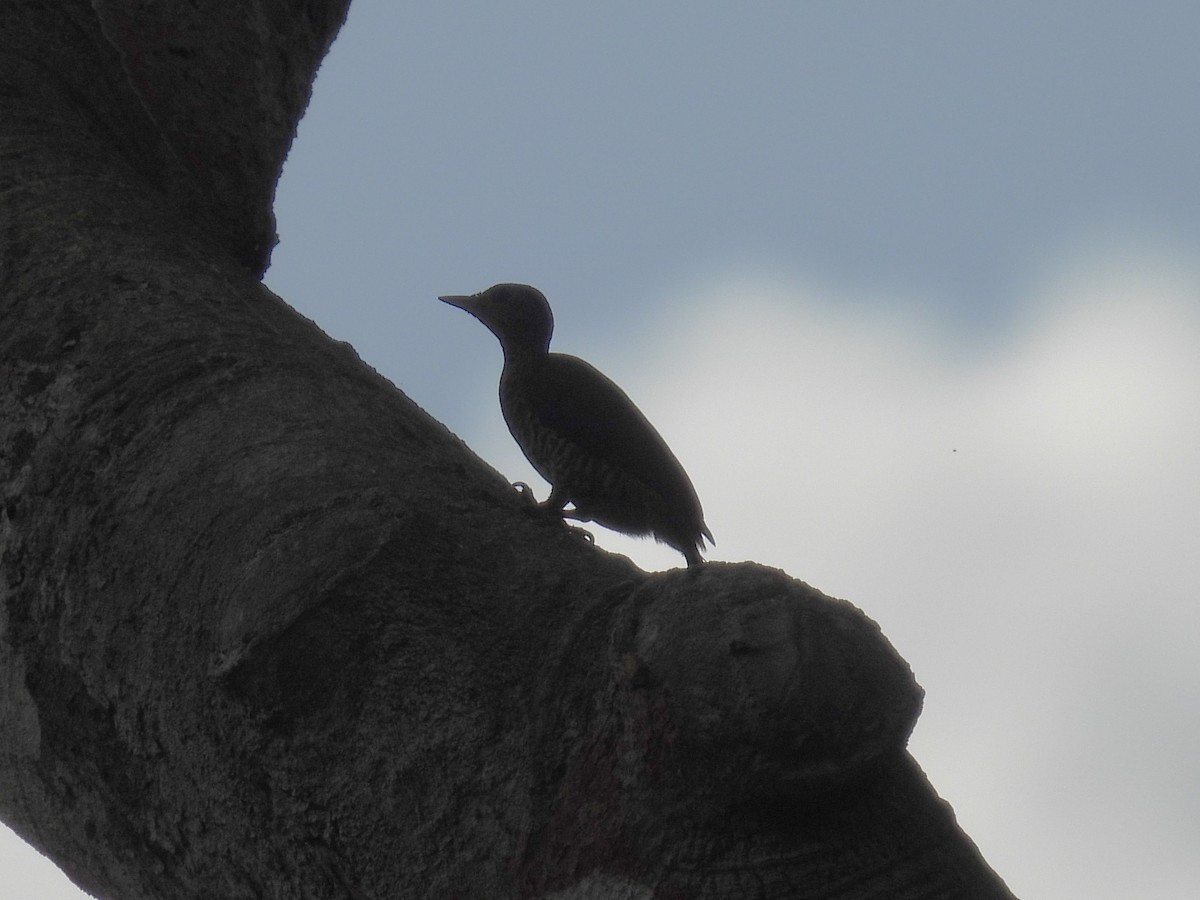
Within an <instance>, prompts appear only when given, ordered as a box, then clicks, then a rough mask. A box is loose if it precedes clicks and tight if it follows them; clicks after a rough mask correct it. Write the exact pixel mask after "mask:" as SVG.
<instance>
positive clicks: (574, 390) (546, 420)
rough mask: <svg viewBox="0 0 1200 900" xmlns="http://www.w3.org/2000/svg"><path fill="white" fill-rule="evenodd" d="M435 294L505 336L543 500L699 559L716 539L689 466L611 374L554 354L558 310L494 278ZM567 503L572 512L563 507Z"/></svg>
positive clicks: (520, 420)
mask: <svg viewBox="0 0 1200 900" xmlns="http://www.w3.org/2000/svg"><path fill="white" fill-rule="evenodd" d="M438 299H439V300H441V301H442V302H444V303H449V304H450V305H451V306H456V307H458V308H459V309H463V310H466V311H467V312H469V313H470V314H471V315H473V316H474V317H475V318H477V319H478V320H479V321H480V322H482V323H483V324H484V325H486V326H487V327H488V328H489V329H490V330H491V332H492V333H493V334H494V335H496V337H497V338H499V340H500V347H501V349H502V350H503V351H504V369H503V370H502V371H501V373H500V409H501V411H502V412H503V413H504V421H505V422H507V423H508V430H509V431H511V432H512V436H513V437H514V438H515V439H516V442H517V444H518V445H519V446H520V447H521V450H522V452H523V453H524V454H525V457H526V458H527V459H528V460H529V462H530V463H531V464H532V465H533V467H534V468H535V469H536V470H537V471H538V474H540V475H541V476H542V477H543V478H545V479H546V481H548V482H549V483H550V485H551V490H550V496H549V497H548V498H547V499H546V500H545V501H543V502H542V503H540V504H538V506H539V507H540V508H542V509H546V510H549V511H553V512H555V513H556V514H557V515H559V516H563V517H565V518H572V519H578V520H581V521H585V522H586V521H593V522H596V523H598V524H600V525H603V526H605V527H606V528H611V529H612V530H613V531H619V532H621V533H623V534H632V535H642V536H645V535H649V536H652V537H654V538H655V539H656V540H658V541H660V542H662V543H664V544H667V545H669V546H671V547H674V548H675V549H676V550H678V551H679V552H680V553H682V554H683V556H684V559H685V560H687V564H688V565H689V566H695V565H699V564H700V563H701V562H702V561H703V560H702V559H701V557H700V550H701V549H703V548H704V539H705V538H707V539H708V540H709V541H710V542H712V541H713V536H712V532H710V531H709V530H708V526H707V525H705V524H704V512H703V510H702V509H701V507H700V500H699V499H698V498H697V496H696V490H695V488H693V487H692V482H691V480H690V479H689V478H688V476H687V473H686V472H685V471H684V470H683V466H681V465H680V464H679V460H677V459H676V458H675V454H673V453H672V452H671V450H670V448H669V447H668V446H667V443H666V441H664V440H663V439H662V437H661V436H660V435H659V433H658V432H657V431H656V430H655V429H654V426H653V425H651V424H650V422H649V421H648V420H647V419H646V417H645V416H644V415H642V412H641V410H639V409H638V408H637V407H636V406H635V405H634V404H633V401H632V400H630V399H629V397H628V396H627V395H626V394H625V392H624V391H622V390H621V389H620V388H619V387H617V385H616V384H614V383H613V382H612V381H611V380H610V379H609V378H607V377H606V376H605V375H603V374H602V373H601V372H600V371H599V370H598V369H596V368H595V367H593V366H591V365H590V364H588V363H586V362H584V361H583V360H582V359H579V358H578V357H575V356H569V355H567V354H565V353H551V352H550V337H551V335H552V334H553V332H554V314H553V313H552V312H551V311H550V304H549V303H548V302H547V300H546V298H545V296H543V294H542V292H541V291H539V290H538V289H537V288H534V287H530V286H529V285H527V284H497V285H493V286H492V287H490V288H488V289H487V290H486V291H482V292H480V293H478V294H471V295H468V296H447V297H439V298H438ZM568 503H571V504H573V506H574V509H573V510H570V511H568V510H565V509H564V508H565V507H566V505H567V504H568ZM714 543H715V542H714Z"/></svg>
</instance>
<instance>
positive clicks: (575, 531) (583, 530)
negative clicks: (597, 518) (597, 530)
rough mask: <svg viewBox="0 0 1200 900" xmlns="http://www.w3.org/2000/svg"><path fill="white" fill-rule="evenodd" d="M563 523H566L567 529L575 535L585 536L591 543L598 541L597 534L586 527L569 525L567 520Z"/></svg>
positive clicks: (578, 536)
mask: <svg viewBox="0 0 1200 900" xmlns="http://www.w3.org/2000/svg"><path fill="white" fill-rule="evenodd" d="M563 525H565V526H566V529H567V531H568V532H570V533H571V534H573V535H574V536H575V537H577V538H583V539H584V540H585V541H587V542H588V543H589V544H595V543H596V536H595V535H594V534H592V533H591V532H590V531H588V530H587V529H586V528H576V527H575V526H574V525H567V523H566V522H563Z"/></svg>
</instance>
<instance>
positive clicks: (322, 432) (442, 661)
mask: <svg viewBox="0 0 1200 900" xmlns="http://www.w3.org/2000/svg"><path fill="white" fill-rule="evenodd" d="M216 6H220V4H217V5H216ZM216 6H214V5H212V4H194V5H193V4H189V3H184V2H180V3H174V2H169V0H160V2H157V3H153V4H146V3H138V2H132V0H130V2H125V3H121V2H115V0H110V2H103V0H95V2H93V3H92V4H90V5H89V4H87V3H84V2H80V0H56V2H53V3H37V2H19V0H9V2H6V3H4V4H3V5H0V377H2V380H0V391H2V394H0V477H2V484H0V490H2V492H3V494H2V497H0V500H2V504H3V505H2V507H0V817H2V818H3V819H4V820H5V821H6V822H7V823H9V824H10V825H11V826H12V827H14V828H15V829H16V830H17V831H18V832H19V833H21V834H22V835H24V836H25V837H26V839H28V840H30V841H31V842H33V843H34V844H36V845H37V846H38V847H40V848H42V850H43V851H44V852H46V853H48V854H49V855H50V856H52V857H53V858H54V859H55V860H56V861H57V862H58V863H59V864H60V865H61V866H62V867H63V868H64V869H65V870H66V871H67V872H68V874H69V875H70V876H71V877H72V878H73V879H74V880H76V881H77V882H78V883H79V884H80V885H82V886H83V887H84V888H86V889H87V890H89V891H91V892H92V893H94V894H96V895H98V896H100V897H105V898H109V897H111V898H121V900H140V898H146V900H149V898H158V900H161V898H168V897H169V898H216V897H220V898H243V897H244V898H262V897H277V898H355V900H363V898H398V897H402V898H407V897H413V898H417V897H447V898H453V897H495V898H506V897H511V898H516V897H538V896H542V897H558V898H568V897H569V898H585V897H588V898H649V897H658V898H716V897H720V898H751V897H755V898H766V897H814V898H815V897H822V898H847V900H849V898H867V897H880V898H882V897H888V898H950V897H962V898H987V897H998V898H999V897H1007V896H1009V895H1008V893H1007V891H1006V890H1005V889H1004V887H1003V885H1002V884H1001V882H1000V881H999V880H998V879H997V878H996V877H995V875H994V874H993V873H992V872H991V871H990V870H989V869H988V868H987V866H986V864H985V863H984V862H983V861H982V860H981V859H980V858H979V856H978V854H977V852H976V851H975V849H974V847H973V846H972V845H971V843H970V841H969V840H968V839H967V838H966V836H965V835H963V834H962V833H961V831H960V830H959V829H958V828H957V826H956V825H955V823H954V820H953V816H952V814H951V813H950V811H949V809H948V808H947V807H946V806H945V805H944V804H943V803H941V801H939V800H938V798H937V796H936V795H935V793H934V792H933V790H932V789H931V787H930V786H929V785H928V783H927V782H926V780H925V779H924V776H923V775H922V774H921V772H920V771H919V769H918V768H917V766H916V765H915V763H914V762H913V761H912V760H911V759H909V757H908V756H907V754H906V753H905V751H904V744H905V740H906V738H907V736H908V733H909V731H910V729H911V728H912V725H913V722H914V721H915V719H916V715H917V713H918V711H919V708H920V699H921V693H920V689H919V688H918V687H917V686H916V684H915V682H914V681H913V678H912V675H911V673H910V672H909V670H908V667H907V666H906V665H905V663H904V662H903V660H902V659H900V658H899V657H898V656H897V655H896V653H895V652H894V650H893V649H892V648H891V646H890V645H889V644H888V643H887V641H886V640H885V639H884V638H883V637H882V635H881V634H880V633H879V631H878V629H877V628H876V627H875V626H874V624H873V623H872V622H870V620H868V619H867V618H866V617H865V616H863V615H862V614H861V613H860V612H859V611H858V610H856V609H855V608H854V607H852V606H851V605H849V604H847V603H845V602H843V601H838V600H833V599H830V598H828V597H825V596H823V595H822V594H820V593H818V592H817V591H815V590H813V589H811V588H809V587H808V586H806V585H804V584H802V583H800V582H798V581H795V580H793V579H791V578H789V577H787V576H786V575H784V574H783V573H780V572H776V571H772V570H767V569H763V568H761V567H757V566H753V565H749V564H744V565H721V564H710V565H708V566H705V567H704V568H703V569H702V570H700V571H693V572H684V571H678V572H673V573H667V574H664V575H656V576H647V575H645V574H644V573H642V572H640V571H638V570H637V569H635V568H633V567H632V566H631V565H630V564H629V563H628V562H627V561H626V560H624V559H622V558H618V557H613V556H610V555H608V554H605V553H603V552H601V551H598V550H596V549H595V548H593V547H591V546H590V545H588V544H587V543H585V542H584V541H582V540H580V539H579V538H578V537H576V536H575V535H573V534H572V533H571V532H570V531H568V530H567V529H565V528H564V527H563V526H562V525H561V524H558V523H555V522H549V521H546V520H544V519H541V518H539V517H537V516H534V515H531V514H530V512H529V510H528V508H527V507H525V505H524V504H523V503H522V501H521V500H520V499H519V498H518V497H517V496H516V495H514V493H513V492H512V491H511V489H510V488H509V486H508V485H507V484H506V483H505V482H504V481H503V480H502V479H501V478H500V477H499V476H498V475H497V474H496V473H494V472H492V471H491V470H490V469H488V468H487V467H486V466H484V465H483V464H481V463H480V462H479V460H478V459H476V458H475V457H474V456H473V455H472V454H471V453H470V451H469V450H468V449H467V448H466V447H465V446H463V445H462V443H461V442H460V441H458V440H457V439H456V438H455V437H454V436H453V435H451V434H449V433H448V432H447V431H446V430H445V429H444V428H443V427H442V426H440V425H439V424H438V423H437V422H435V421H433V420H431V419H430V418H429V417H428V416H427V415H426V414H425V413H424V412H422V411H421V410H420V409H418V408H417V407H416V406H415V405H414V404H412V403H411V402H410V401H409V400H408V399H407V398H405V397H404V396H403V395H402V394H401V393H399V392H398V391H397V390H396V389H395V388H394V387H393V386H391V385H390V384H388V383H387V382H385V381H384V380H383V379H381V378H379V377H378V376H377V375H376V374H375V373H374V372H373V371H372V370H371V369H370V368H369V367H367V366H366V365H364V364H363V363H362V362H361V361H360V360H359V359H358V358H357V357H356V356H355V354H354V353H353V351H352V350H351V349H350V348H348V347H346V346H344V345H340V344H337V343H335V342H332V341H330V340H329V339H328V338H326V337H325V336H324V335H323V334H322V333H321V332H320V331H319V330H318V329H317V328H316V327H315V326H313V325H312V324H311V323H309V322H307V321H306V320H304V319H302V318H301V317H299V316H297V315H296V314H295V313H294V312H293V311H291V310H290V309H289V308H288V307H286V306H285V305H284V304H283V303H282V302H281V301H280V300H279V299H278V298H276V297H275V296H273V295H272V294H271V293H270V292H268V291H267V290H266V289H265V288H263V287H262V285H261V284H260V283H259V282H258V280H257V279H258V276H259V275H260V274H261V272H262V270H263V268H264V267H265V264H266V260H267V258H268V253H269V249H270V247H271V245H272V243H273V240H274V230H273V226H272V217H271V211H270V200H271V196H272V192H273V189H274V182H275V178H276V177H277V175H278V171H279V168H280V165H281V162H282V159H283V156H284V153H285V152H286V149H287V146H288V144H289V142H290V140H291V137H292V134H293V133H294V128H295V123H296V121H297V119H298V118H299V115H300V113H301V112H302V110H303V107H304V104H305V102H306V101H307V97H308V91H309V85H310V81H311V78H312V75H313V72H314V71H315V67H316V65H317V63H318V61H319V59H320V57H321V55H322V54H323V53H324V51H325V49H326V48H327V47H328V46H329V43H330V41H331V40H332V37H333V35H334V33H335V31H336V29H337V27H338V25H339V24H340V22H341V20H342V17H343V15H344V11H345V10H344V3H343V2H340V0H334V2H325V3H322V2H318V0H312V2H299V0H293V2H285V0H275V2H271V0H258V2H245V3H239V4H236V5H235V6H230V7H229V9H228V11H226V12H221V11H220V10H217V9H216ZM413 89H414V90H422V89H423V87H422V86H420V85H414V86H413Z"/></svg>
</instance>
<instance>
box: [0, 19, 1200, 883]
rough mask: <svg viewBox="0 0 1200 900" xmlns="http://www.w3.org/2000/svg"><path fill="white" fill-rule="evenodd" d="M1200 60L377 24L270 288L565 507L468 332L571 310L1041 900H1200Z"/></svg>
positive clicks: (990, 854)
mask: <svg viewBox="0 0 1200 900" xmlns="http://www.w3.org/2000/svg"><path fill="white" fill-rule="evenodd" d="M647 7H649V8H647ZM1198 34H1200V5H1196V4H1195V3H1191V2H1174V3H1172V2H1158V0H1148V2H1139V3H1133V2H1124V3H1109V2H1103V0H1093V2H1087V3H1083V2H1052V3H1046V2H1045V0H1041V2H1038V3H1031V2H1025V0H1010V2H1008V3H1004V4H994V3H982V2H954V3H951V2H929V0H912V2H906V3H902V4H901V3H886V2H882V0H876V2H869V3H868V2H852V0H840V2H838V3H816V2H795V3H786V4H785V3H765V2H753V3H749V4H739V5H733V4H714V3H708V2H700V3H696V2H691V3H679V2H666V0H664V2H661V3H656V4H653V5H648V4H634V3H624V2H615V3H609V4H605V5H603V6H600V7H598V6H595V5H591V4H589V5H585V4H563V3H551V2H543V3H521V2H516V3H507V4H502V5H496V4H484V3H481V2H473V3H455V2H450V3H441V4H426V5H420V6H418V5H409V4H394V3H390V2H385V0H357V2H355V4H354V5H353V7H352V9H351V13H350V18H349V21H348V23H347V25H346V27H345V28H344V29H343V32H342V34H341V36H340V37H339V38H338V40H337V42H336V43H335V44H334V46H333V49H332V51H331V53H330V55H329V57H328V58H327V60H326V62H325V64H324V66H323V67H322V70H321V73H320V76H319V78H318V81H317V85H316V90H315V93H314V97H313V101H312V104H311V106H310V108H309V111H308V114H307V115H306V117H305V119H304V120H303V122H302V123H301V125H300V129H299V135H298V138H297V140H296V143H295V145H294V147H293V150H292V153H291V155H290V157H289V160H288V163H287V165H286V167H285V170H284V177H283V180H282V181H281V183H280V186H279V192H278V197H277V206H276V211H277V215H278V218H279V232H280V236H281V243H280V245H279V247H278V248H277V249H276V251H275V254H274V261H273V264H272V267H271V269H270V271H269V272H268V273H267V276H266V282H267V284H268V285H269V286H270V287H271V288H272V289H273V290H275V291H276V292H278V293H279V294H280V295H281V296H283V297H284V299H285V300H287V301H288V302H289V303H291V304H292V305H293V306H295V307H296V308H297V309H299V310H300V311H301V312H302V313H304V314H305V315H306V316H309V317H310V318H312V319H314V320H315V321H316V322H317V323H318V324H319V325H320V326H321V327H322V328H324V329H325V330H326V331H327V332H328V333H329V334H330V335H331V336H333V337H335V338H337V339H339V340H346V341H349V342H351V343H352V344H353V345H354V346H355V348H356V349H357V350H358V352H359V354H360V355H361V356H362V357H363V358H364V359H365V360H366V361H367V362H369V363H370V364H371V365H372V366H374V367H375V368H377V369H378V370H379V371H380V372H381V373H383V374H384V375H385V376H386V377H388V378H389V379H391V380H392V381H393V382H394V383H395V384H396V385H397V387H398V388H400V389H401V390H403V391H405V392H406V393H407V394H408V395H409V396H410V397H412V398H413V399H414V400H416V401H417V402H418V403H419V404H421V405H422V406H423V407H424V408H425V409H426V410H428V411H429V412H430V413H432V414H433V415H434V416H436V417H437V418H439V419H441V420H442V421H443V422H445V423H446V424H447V425H448V426H449V427H450V428H451V429H452V430H454V431H455V432H456V433H457V434H458V435H460V436H461V437H462V438H463V439H464V440H466V441H467V443H468V444H469V445H470V446H471V447H473V448H474V449H475V451H476V452H477V453H478V454H479V455H480V456H481V457H482V458H483V459H485V460H486V461H487V462H489V463H490V464H491V465H493V466H495V467H496V468H497V469H498V470H500V471H501V472H503V473H504V474H505V475H506V476H507V477H509V478H510V479H511V480H513V481H517V480H524V481H529V482H530V483H531V484H534V485H536V486H537V487H536V490H537V491H539V494H540V495H542V496H544V492H545V490H546V488H545V485H544V484H543V483H542V482H540V481H538V479H537V478H536V476H535V475H534V474H533V471H532V469H531V468H530V467H529V465H528V463H526V462H525V460H524V459H523V457H522V456H521V454H520V451H519V450H518V449H517V447H516V445H515V444H514V443H513V442H512V439H511V438H510V437H509V435H508V432H507V430H506V428H505V426H504V423H503V420H502V419H501V417H500V413H499V409H498V406H497V403H496V380H497V377H498V374H499V369H500V362H501V360H500V353H499V348H498V346H497V344H496V342H495V339H494V338H493V337H492V336H491V335H490V334H489V333H488V332H487V331H486V330H485V329H484V328H483V327H482V326H480V325H479V324H478V323H477V322H476V321H474V320H473V319H472V318H470V317H469V316H466V315H465V314H463V313H462V312H460V311H458V310H454V309H451V308H449V307H446V306H445V305H443V304H440V303H438V302H437V301H436V299H435V298H436V297H437V296H438V295H439V294H446V293H471V292H473V291H477V290H481V289H483V288H485V287H487V286H488V285H490V284H492V283H495V282H500V281H523V282H528V283H532V284H535V285H537V286H538V287H540V288H541V289H542V290H543V291H544V292H545V293H546V294H547V296H548V297H549V299H550V302H551V303H552V304H553V306H554V310H555V317H556V322H557V330H556V335H555V341H554V347H555V348H556V349H559V350H562V351H564V352H570V353H574V354H576V355H579V356H582V357H584V358H585V359H588V360H589V361H590V362H592V363H594V364H595V365H597V366H598V367H599V368H601V369H602V370H603V371H605V372H606V373H607V374H608V375H610V376H611V377H613V378H614V380H616V381H617V382H618V383H619V384H621V385H622V386H623V387H624V388H625V389H626V391H627V392H628V393H629V394H630V395H631V396H632V397H633V398H634V399H635V400H636V401H637V403H638V405H639V406H640V407H641V408H642V410H643V411H644V412H645V413H646V414H647V415H648V416H649V418H650V419H651V420H652V421H653V422H654V423H655V424H656V425H657V427H658V428H659V430H660V431H661V432H662V433H663V435H664V436H665V437H666V438H667V440H668V442H669V443H670V444H671V446H672V448H673V449H674V451H675V453H676V455H677V456H678V457H679V458H680V460H681V461H682V462H683V464H684V465H685V467H686V468H687V469H688V471H689V473H690V474H691V476H692V480H693V482H694V483H695V485H696V488H697V491H698V493H699V495H700V498H701V500H702V502H703V503H704V508H705V513H706V519H707V522H708V524H709V526H710V527H711V529H712V531H713V533H714V535H715V536H716V539H717V544H716V546H715V547H714V548H713V549H712V551H711V553H710V557H711V558H713V559H720V560H735V561H736V560H755V561H757V562H761V563H763V564H766V565H770V566H776V567H779V568H782V569H784V570H786V571H787V572H789V573H790V574H791V575H793V576H795V577H796V578H799V579H801V580H803V581H805V582H807V583H809V584H812V585H813V586H814V587H816V588H818V589H820V590H822V591H824V592H825V593H828V594H831V595H833V596H838V597H844V598H846V599H848V600H850V601H852V602H853V603H855V604H856V605H858V606H859V607H860V608H862V609H863V610H864V612H866V614H867V615H869V616H871V617H872V618H873V619H875V620H876V621H878V622H879V623H880V624H881V626H882V627H883V630H884V633H885V634H886V635H887V636H888V638H889V639H890V640H891V641H892V643H893V644H894V645H895V646H896V647H897V649H898V650H899V651H900V653H901V654H902V655H903V656H904V657H905V658H906V659H907V660H908V662H909V664H910V665H911V666H912V668H913V670H914V671H915V673H916V675H917V678H918V680H919V681H920V683H921V684H922V685H923V687H924V688H925V691H926V701H925V710H924V712H923V714H922V716H921V718H920V720H919V722H918V723H917V726H916V730H915V732H914V734H913V737H912V740H911V743H910V749H911V751H912V753H913V754H914V756H915V757H916V759H917V760H918V762H919V763H920V764H921V765H922V767H923V768H924V770H925V771H926V773H927V774H928V775H929V777H930V780H931V781H932V783H933V785H934V786H935V788H936V789H937V790H938V791H939V793H940V794H941V796H943V797H944V798H945V799H947V800H948V801H949V802H950V803H951V804H952V806H953V807H954V810H955V813H956V815H957V816H958V819H959V822H960V824H961V825H962V826H963V828H964V830H965V831H966V832H967V834H969V835H970V836H971V838H972V839H973V840H974V841H975V842H976V843H977V844H978V846H979V847H980V850H981V851H982V853H983V855H984V857H985V858H986V859H987V860H988V861H989V863H990V864H991V865H992V866H993V867H994V868H995V869H996V870H997V872H998V873H999V874H1000V875H1001V877H1002V878H1004V879H1005V881H1006V882H1007V884H1008V885H1009V887H1010V888H1011V890H1012V891H1013V892H1014V893H1015V894H1016V895H1017V896H1019V897H1022V898H1026V900H1031V898H1036V897H1052V898H1075V897H1080V898H1089V900H1127V898H1129V897H1132V896H1136V897H1147V898H1163V900H1175V898H1180V900H1182V898H1191V897H1193V896H1194V895H1195V885H1196V884H1197V883H1200V854H1198V853H1197V852H1196V848H1197V847H1200V765H1198V761H1200V603H1197V593H1198V592H1200V588H1198V587H1197V586H1198V585H1200V552H1197V550H1198V545H1200V540H1198V537H1200V453H1198V449H1200V352H1197V348H1200V253H1198V252H1197V247H1198V246H1200V244H1198V239H1200V54H1197V53H1196V52H1195V41H1196V36H1197V35H1198ZM595 533H596V538H597V543H598V544H599V545H601V546H602V547H605V548H608V549H611V550H615V551H617V552H621V553H626V554H628V555H629V556H630V557H631V558H633V559H634V560H635V561H636V562H637V563H638V564H639V565H642V566H643V567H645V568H648V569H662V568H668V567H673V566H676V565H680V564H681V562H682V560H681V558H680V557H679V556H678V554H676V553H675V552H674V551H671V550H670V549H669V548H663V547H659V546H656V545H654V544H653V543H650V542H646V541H634V540H631V539H627V538H622V537H620V536H615V535H611V534H610V533H608V532H605V531H603V530H602V529H597V530H596V532H595ZM30 857H33V858H36V854H35V853H33V852H32V851H29V852H28V853H23V854H21V855H20V856H18V849H17V847H16V845H14V844H11V843H5V842H4V841H3V840H0V869H3V870H4V871H6V872H10V871H13V872H17V871H19V872H21V873H22V874H21V875H18V876H14V877H16V878H21V877H25V875H24V873H26V872H28V871H30V870H29V869H27V868H26V866H27V863H26V862H24V860H25V859H27V858H30ZM49 868H50V870H51V871H56V870H53V867H49ZM28 878H29V879H30V880H29V887H28V888H17V889H16V890H18V891H20V890H24V891H25V893H19V892H18V893H15V894H12V895H11V896H13V897H38V898H52V900H54V898H74V897H79V896H83V895H81V894H79V892H78V891H76V890H74V889H71V888H70V887H69V885H67V883H66V882H65V879H62V880H61V881H60V882H59V884H61V885H66V886H64V887H60V886H58V885H57V884H56V885H51V884H49V883H45V882H43V881H40V880H33V879H35V878H40V876H35V875H32V874H30V875H29V876H28ZM60 878H61V876H60ZM16 883H17V884H21V882H19V881H18V882H16ZM10 890H13V888H10Z"/></svg>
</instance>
